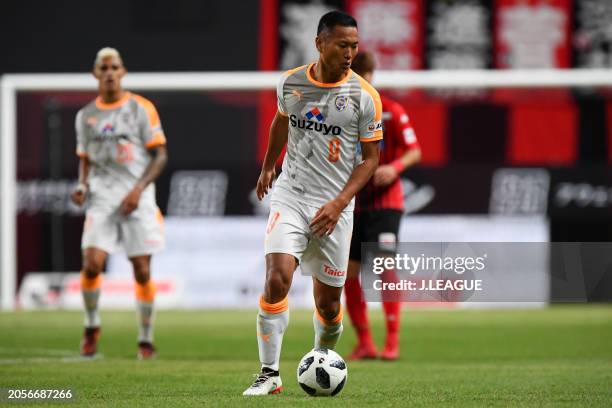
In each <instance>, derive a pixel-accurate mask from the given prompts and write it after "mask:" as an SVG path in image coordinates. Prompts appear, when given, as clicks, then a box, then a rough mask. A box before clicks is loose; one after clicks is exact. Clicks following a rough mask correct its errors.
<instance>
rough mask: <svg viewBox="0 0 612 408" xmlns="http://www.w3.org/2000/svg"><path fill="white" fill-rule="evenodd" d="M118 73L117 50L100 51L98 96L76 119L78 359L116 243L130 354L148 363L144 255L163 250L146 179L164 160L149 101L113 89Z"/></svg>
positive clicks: (149, 304) (86, 348)
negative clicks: (122, 257) (125, 283)
mask: <svg viewBox="0 0 612 408" xmlns="http://www.w3.org/2000/svg"><path fill="white" fill-rule="evenodd" d="M125 73H126V69H125V67H124V66H123V61H122V59H121V56H120V55H119V52H118V51H117V50H115V49H113V48H103V49H101V50H100V51H99V52H98V54H97V56H96V60H95V62H94V68H93V75H94V76H95V77H96V79H97V80H98V90H99V96H98V97H97V98H96V99H95V100H94V101H92V102H91V103H89V104H88V105H87V106H85V107H84V108H83V109H81V110H80V111H79V112H78V114H77V117H76V134H77V155H78V156H79V157H80V162H79V184H78V186H77V188H76V190H75V191H74V192H73V194H72V200H73V201H74V202H75V203H76V204H78V205H82V204H83V203H85V201H86V200H87V199H88V200H89V203H90V205H89V208H88V209H87V214H86V218H85V225H84V227H83V238H82V244H81V247H82V250H83V269H82V271H81V288H82V292H83V300H84V303H85V333H84V335H83V340H82V342H81V354H82V355H83V356H88V357H92V356H94V355H95V354H96V351H97V341H98V337H99V335H100V316H99V314H98V299H99V297H100V284H101V279H102V275H101V274H102V270H103V268H104V265H105V261H106V258H107V256H108V254H109V253H110V252H112V251H113V250H114V249H115V247H116V244H117V243H118V242H119V241H121V242H122V244H123V248H124V249H125V251H126V253H127V256H128V258H129V260H130V262H131V263H132V266H133V268H134V279H135V280H136V299H137V308H138V317H139V337H138V357H139V358H141V359H148V358H152V357H153V356H154V355H155V348H154V346H153V301H154V298H155V286H154V284H153V282H152V280H151V272H150V264H151V254H153V253H154V252H156V251H158V250H160V249H162V248H163V246H164V233H163V218H162V215H161V212H160V211H159V208H157V204H156V203H155V185H154V184H153V182H154V181H155V179H156V178H157V177H158V176H159V175H160V173H161V172H162V170H163V168H164V167H165V165H166V162H167V152H166V147H165V144H166V138H165V136H164V132H163V130H162V127H161V123H160V120H159V116H158V114H157V111H156V109H155V107H154V106H153V104H152V103H151V102H149V101H148V100H147V99H145V98H143V97H142V96H139V95H136V94H132V93H130V92H128V91H125V90H123V89H122V88H121V79H122V78H123V76H124V75H125Z"/></svg>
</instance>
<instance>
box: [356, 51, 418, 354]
mask: <svg viewBox="0 0 612 408" xmlns="http://www.w3.org/2000/svg"><path fill="white" fill-rule="evenodd" d="M352 68H353V70H354V71H355V72H356V73H357V74H359V75H361V76H362V77H363V78H364V79H365V80H367V81H368V82H371V81H372V76H373V74H374V70H375V68H376V61H375V59H374V55H373V54H371V53H369V52H360V53H359V54H358V55H357V56H356V57H355V59H354V60H353V65H352ZM381 101H382V109H383V114H382V118H383V129H384V132H385V140H384V141H383V143H382V144H381V156H380V165H379V167H378V168H377V169H376V172H375V173H374V176H373V177H372V179H371V180H370V181H369V182H368V184H367V185H366V186H365V187H364V188H363V190H361V191H360V192H359V194H358V195H357V200H356V203H355V219H354V226H353V239H352V241H351V252H350V261H349V267H348V276H347V279H346V283H345V285H344V290H345V296H346V308H347V310H348V312H349V316H350V318H351V321H352V323H353V326H354V327H355V330H356V331H357V337H358V344H357V346H356V347H355V349H354V350H353V352H352V354H351V355H350V357H349V358H350V359H353V360H360V359H365V358H376V357H377V356H378V355H377V350H376V346H375V345H374V341H373V340H372V334H371V332H370V326H369V324H368V316H367V310H366V302H365V301H364V297H363V291H362V288H361V285H360V283H359V269H360V261H361V255H362V254H361V243H362V242H378V243H379V244H382V245H383V246H384V247H383V249H385V247H386V249H391V251H392V252H393V250H394V249H393V248H394V247H395V244H396V242H397V235H398V232H399V226H400V221H401V218H402V214H403V212H404V194H403V192H402V185H401V183H400V178H399V175H400V174H401V173H402V172H403V171H404V170H406V169H407V168H409V167H411V166H414V165H415V164H417V163H418V162H419V161H420V159H421V149H420V147H419V144H418V142H417V139H416V136H415V133H414V130H413V128H412V126H411V124H410V119H409V118H408V115H407V114H406V112H405V111H404V108H402V106H401V105H400V104H399V103H397V102H395V101H392V100H391V99H389V98H385V97H381ZM389 245H390V246H391V248H389ZM385 278H387V279H393V278H394V271H385V273H384V274H383V279H385ZM388 297H391V296H389V295H387V294H385V295H384V297H383V308H384V311H385V319H386V323H387V339H386V342H385V347H384V349H383V351H382V353H381V354H380V357H381V358H382V359H385V360H395V359H397V358H398V357H399V323H400V309H401V303H400V302H397V301H392V300H391V299H387V298H388Z"/></svg>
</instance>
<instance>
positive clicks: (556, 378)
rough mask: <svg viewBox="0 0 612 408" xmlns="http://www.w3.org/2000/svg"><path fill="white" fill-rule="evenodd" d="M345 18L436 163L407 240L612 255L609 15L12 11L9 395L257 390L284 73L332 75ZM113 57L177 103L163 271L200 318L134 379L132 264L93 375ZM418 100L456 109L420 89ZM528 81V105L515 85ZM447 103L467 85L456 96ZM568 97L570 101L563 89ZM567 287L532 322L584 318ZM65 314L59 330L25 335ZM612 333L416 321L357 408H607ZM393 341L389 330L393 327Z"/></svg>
mask: <svg viewBox="0 0 612 408" xmlns="http://www.w3.org/2000/svg"><path fill="white" fill-rule="evenodd" d="M333 8H340V9H344V10H346V11H348V12H351V13H352V14H353V15H354V16H355V17H356V18H357V20H358V22H359V28H360V46H361V47H362V48H363V49H367V50H370V51H374V52H375V53H376V54H377V55H378V60H379V68H380V69H381V70H384V71H385V72H381V73H379V74H378V78H377V80H378V81H379V84H383V85H384V88H385V89H384V92H386V93H388V94H389V95H390V96H392V97H393V98H395V99H397V100H399V101H401V103H402V104H403V105H404V107H405V108H406V110H407V111H408V113H409V115H410V116H411V118H412V122H413V124H414V127H415V130H416V132H417V136H418V138H419V141H420V143H421V146H422V150H423V159H422V163H421V164H420V165H419V166H418V167H417V168H415V169H411V170H410V171H407V172H406V173H405V174H404V175H403V176H402V178H403V183H404V188H405V192H406V199H405V200H406V208H407V213H406V215H405V217H404V218H403V221H402V233H401V238H402V240H404V241H450V242H452V241H473V242H478V241H489V242H504V241H518V242H532V241H534V242H565V241H575V242H607V241H612V224H611V220H612V218H611V217H612V177H611V173H610V163H611V162H612V92H611V90H612V70H611V68H612V2H610V1H608V0H464V1H458V0H457V1H453V0H427V1H426V0H388V1H376V0H370V1H365V0H344V1H342V0H321V1H297V0H259V1H256V0H249V1H238V0H226V1H216V0H215V1H206V2H204V1H196V0H174V1H172V2H169V1H167V0H147V1H144V0H130V1H118V0H107V1H105V2H103V3H100V2H97V3H95V6H94V3H89V2H82V1H67V0H57V1H54V2H36V1H32V0H20V1H15V0H6V1H3V2H2V5H0V10H2V11H1V12H0V33H2V35H0V45H1V49H2V50H3V56H2V57H1V58H0V74H1V75H2V88H1V89H2V99H1V101H0V107H1V108H2V116H1V118H0V126H1V129H2V133H1V137H2V144H1V145H0V155H1V156H0V157H1V162H0V176H1V177H0V191H1V192H2V195H1V196H0V209H1V210H2V212H1V214H2V216H1V217H0V230H1V231H2V234H1V235H0V247H1V248H2V251H1V252H0V275H1V277H2V279H1V280H0V282H1V287H0V292H1V294H2V297H1V299H0V300H1V301H2V303H1V304H2V309H3V310H4V311H7V312H8V311H10V310H13V309H17V310H18V312H16V313H0V380H2V381H1V382H0V387H6V386H29V387H32V386H35V385H42V386H44V385H53V386H57V387H60V386H65V385H67V384H71V385H72V386H74V387H76V388H77V389H78V391H79V392H80V393H81V394H80V395H81V396H85V397H86V400H83V401H84V402H85V401H87V402H89V404H93V405H96V404H97V405H100V406H103V405H104V404H105V403H110V404H111V405H115V406H120V405H124V406H134V405H139V404H145V403H146V404H147V405H149V406H171V405H173V404H176V405H179V406H186V405H195V404H197V403H201V402H202V398H204V399H205V398H212V399H213V400H214V401H217V402H219V401H222V400H221V398H225V400H223V401H225V403H226V404H235V403H238V402H239V400H238V395H239V393H240V392H241V391H242V389H243V388H244V387H243V386H246V385H248V382H249V380H250V377H248V373H249V372H254V371H255V370H256V369H257V363H256V360H257V357H256V344H255V335H254V332H253V330H252V329H253V322H254V315H253V312H252V311H253V310H254V309H255V307H256V304H257V303H256V302H257V298H258V296H259V294H260V291H261V288H262V284H263V277H264V264H263V256H262V249H263V242H262V237H263V231H264V229H265V222H266V215H267V206H266V203H265V202H264V203H259V202H257V200H256V199H255V197H254V192H253V189H254V186H255V182H256V180H257V176H258V174H259V165H260V163H261V160H262V158H263V154H264V151H265V147H266V142H267V134H268V126H269V123H270V120H271V118H272V116H273V115H274V112H275V110H276V105H275V93H274V90H273V86H274V83H275V80H276V78H277V77H278V73H279V71H281V70H284V69H288V68H291V67H294V66H297V65H301V64H303V63H306V62H309V61H311V60H312V59H314V58H315V57H316V55H315V54H314V52H315V50H314V47H313V38H314V35H315V27H316V22H317V21H318V19H319V17H320V16H321V15H322V14H323V13H324V12H326V11H328V10H330V9H333ZM104 46H113V47H116V48H118V49H119V51H120V52H121V53H122V55H123V58H124V62H125V64H126V66H127V68H128V70H129V72H130V73H129V74H128V76H127V77H126V79H125V82H124V85H125V87H126V88H129V89H132V90H135V91H137V92H139V93H141V94H143V95H145V96H146V97H147V98H149V99H151V100H152V101H153V102H154V103H155V105H156V107H157V109H158V111H159V113H160V116H161V119H162V123H163V126H164V129H165V132H166V135H167V137H168V149H169V155H170V160H169V164H168V167H167V169H166V171H165V172H164V174H163V175H162V176H161V178H160V179H159V180H158V182H157V194H158V196H157V199H158V204H159V206H160V207H161V209H162V211H163V213H164V215H165V217H166V223H165V225H166V233H167V249H166V250H165V251H164V252H163V253H160V254H159V255H156V256H155V257H154V258H153V259H154V261H153V276H154V279H155V280H156V281H157V284H158V289H159V292H158V298H157V301H156V302H157V305H158V306H159V308H160V309H197V310H198V312H192V311H184V310H179V311H176V310H173V311H166V310H162V311H161V312H160V313H159V319H158V326H157V344H158V346H159V348H160V360H159V361H157V362H152V363H151V365H150V366H147V367H143V366H137V365H136V364H135V363H134V362H132V361H131V360H132V359H133V355H134V352H133V351H132V349H131V348H128V347H126V346H125V344H130V343H129V342H131V341H132V340H130V339H133V338H134V335H135V325H134V324H133V320H132V319H133V318H132V317H131V316H132V314H133V312H131V311H130V312H123V311H109V310H110V309H120V310H123V309H125V310H131V308H132V306H133V304H134V300H133V287H132V278H131V273H130V270H129V266H128V264H127V261H126V260H125V259H124V257H123V255H122V254H117V256H113V257H111V259H110V260H109V262H108V265H107V272H106V274H105V280H104V282H105V283H104V285H103V288H102V291H103V294H102V297H101V308H102V310H103V314H102V318H103V321H104V324H105V326H104V327H105V335H104V336H103V340H102V346H101V349H102V352H103V354H105V358H106V360H105V361H103V362H99V363H98V364H96V365H85V364H78V363H75V362H74V360H75V359H76V358H78V353H77V343H78V339H79V336H80V330H81V326H80V324H81V315H80V312H79V311H78V310H80V308H81V297H80V291H79V284H78V275H77V274H78V271H79V269H80V266H81V254H80V239H81V231H82V225H83V211H82V210H81V209H79V208H77V207H75V206H74V205H73V204H71V202H70V200H69V192H70V191H71V189H72V188H73V187H74V185H75V184H76V178H77V163H78V161H77V157H76V156H75V154H74V152H75V133H74V117H75V114H76V112H77V110H78V109H79V108H80V107H82V106H83V105H84V104H86V103H87V102H88V101H89V100H91V99H92V98H94V97H95V95H96V93H95V86H96V83H95V81H94V79H93V77H90V76H89V75H88V74H87V73H88V72H89V71H90V69H91V65H92V62H93V58H94V55H95V52H96V51H97V50H98V49H99V48H101V47H104ZM466 70H470V71H469V72H466ZM473 70H477V71H473ZM391 71H393V72H391ZM143 73H148V74H147V75H144V74H143ZM186 73H190V74H186ZM531 73H533V74H531ZM411 74H414V75H411ZM435 74H440V76H437V77H435V78H433V79H432V77H431V76H430V75H435ZM498 74H500V75H501V77H497V79H495V78H494V79H493V80H494V81H499V82H497V85H495V86H488V87H477V86H466V84H474V75H476V78H477V80H476V82H478V78H481V80H482V81H483V82H484V81H488V80H489V79H491V76H495V75H498ZM415 78H416V79H415ZM436 78H437V79H436ZM245 79H246V80H245ZM464 79H465V81H467V82H463V80H464ZM400 80H402V81H406V82H410V81H415V80H416V81H418V80H422V81H429V83H430V84H431V83H433V84H434V85H438V86H434V87H431V86H429V87H427V86H409V87H405V86H404V87H400V86H399V85H400V82H399V81H400ZM514 80H518V81H519V82H521V84H522V86H519V87H516V86H503V84H504V83H505V84H510V82H512V81H514ZM441 81H444V83H447V84H448V83H452V84H453V86H446V87H442V88H441V87H440V86H439V84H440V83H441ZM469 81H472V82H469ZM538 81H542V83H541V84H540V85H538ZM551 81H561V82H557V86H553V87H551V86H550V82H551ZM564 81H565V82H564ZM568 81H569V82H568ZM544 82H548V85H545V84H544ZM211 83H212V84H213V85H214V86H210V84H211ZM423 83H425V82H423ZM130 84H132V85H134V86H130ZM173 84H174V85H173ZM394 84H396V85H395V86H394ZM562 84H565V85H562ZM568 84H574V86H570V85H568ZM526 85H529V86H526ZM13 130H14V132H13ZM607 265H609V264H607ZM552 272H553V271H551V270H549V269H547V268H542V269H541V270H538V271H536V272H535V273H540V274H542V276H543V277H544V280H543V282H544V284H543V286H542V287H541V288H539V290H540V293H541V298H540V299H539V300H540V302H536V303H534V304H531V305H530V306H533V305H536V306H542V305H546V304H549V303H555V302H558V301H563V300H567V297H566V295H567V292H565V291H563V290H562V289H567V287H566V286H564V287H557V286H555V284H554V282H552V281H550V280H549V278H548V277H549V276H550V274H551V273H552ZM583 278H584V280H583V281H581V282H577V283H576V285H577V286H579V288H578V289H579V290H580V291H581V294H582V296H581V299H582V300H583V301H588V302H604V303H608V302H610V301H612V268H610V267H606V268H603V269H601V268H600V269H599V270H598V271H596V272H593V273H592V274H591V273H590V272H588V271H587V272H585V274H584V276H583ZM521 289H522V288H521V287H520V285H517V287H515V288H513V290H515V291H517V293H518V292H520V291H521ZM311 297H312V295H311V292H310V284H309V282H308V279H304V278H301V279H300V278H296V279H295V280H294V287H293V288H292V295H291V303H292V309H300V308H303V309H310V307H311V305H312V299H311ZM412 306H414V307H416V306H419V305H412ZM420 306H423V305H420ZM427 306H428V307H432V306H435V305H432V304H427ZM439 306H440V305H439ZM441 306H443V307H444V308H445V309H448V308H460V307H461V306H463V304H455V303H450V304H444V305H441ZM476 306H478V305H476ZM480 306H492V305H491V304H490V303H489V304H487V305H480ZM504 306H508V305H504ZM510 306H516V307H521V308H523V307H524V306H526V304H520V303H515V304H513V305H510ZM41 309H42V310H51V311H52V312H23V310H41ZM202 309H211V310H208V311H201V310H202ZM219 309H248V310H245V311H240V310H238V311H235V310H223V311H219ZM60 310H61V311H60ZM128 315H129V316H130V317H126V316H128ZM611 316H612V314H611V313H610V306H609V304H607V305H606V304H604V305H590V306H584V305H583V306H578V307H576V306H563V307H551V308H547V309H543V310H504V311H474V310H462V311H452V312H450V311H443V312H442V311H436V312H431V311H428V310H418V311H415V310H414V308H408V310H407V311H406V312H405V325H404V327H403V343H402V344H403V347H404V349H405V354H404V359H403V360H402V361H400V362H398V363H397V364H396V365H393V366H384V365H381V364H382V363H355V364H354V365H351V367H352V370H353V371H352V374H351V375H353V377H351V380H349V386H348V387H347V390H346V391H345V392H344V394H343V395H345V396H346V398H354V400H353V401H354V403H355V404H359V403H368V402H369V403H379V402H380V401H387V403H388V405H395V404H403V403H405V402H406V398H407V396H409V397H410V398H411V401H413V402H415V403H416V404H417V405H419V404H421V405H423V406H431V404H433V403H446V404H451V405H494V404H501V405H504V406H506V405H539V406H541V405H556V404H557V403H565V404H567V405H572V406H576V405H582V404H584V405H589V406H596V405H601V406H606V405H608V404H609V402H610V399H611V398H612V395H611V394H610V388H609V385H610V381H612V377H610V372H611V370H610V367H611V364H612V355H611V354H610V348H609V344H610V338H611V332H610V328H611V327H612V317H611ZM292 319H294V321H293V323H292V325H293V326H290V329H289V332H288V336H287V338H286V344H285V346H284V349H283V358H284V360H283V370H284V371H285V372H288V373H291V372H292V371H293V370H294V367H295V364H297V361H298V360H299V358H300V357H301V355H302V354H303V353H305V352H306V351H307V349H308V348H309V347H311V338H310V333H311V332H310V330H311V328H310V312H300V311H298V312H297V313H295V318H294V317H292ZM373 322H374V323H373V324H374V326H375V327H376V328H378V329H380V328H382V322H381V320H380V319H379V317H374V318H373ZM292 330H293V331H292ZM377 335H378V336H379V335H381V334H380V332H378V334H377ZM351 342H352V333H351V330H349V329H348V324H347V330H345V337H344V339H343V340H342V341H341V344H340V346H339V347H340V351H341V352H342V353H347V352H348V351H349V348H350V346H351ZM66 367H69V368H70V370H67V369H65V368H66ZM118 367H119V368H120V370H117V368H118ZM220 367H221V370H220V369H219V368H220ZM389 367H391V368H389ZM168 373H170V374H171V375H168ZM245 373H246V375H245ZM193 375H195V376H197V377H198V378H199V379H201V381H200V383H198V382H197V381H196V382H194V379H193V378H191V377H193ZM101 376H104V378H103V379H102V380H100V379H99V378H101ZM190 376H191V377H190ZM151 378H154V380H155V381H153V382H151V381H150V380H151ZM289 378H290V377H288V379H289ZM9 379H10V382H9ZM198 381H199V380H198ZM351 381H352V382H351ZM285 382H286V383H288V384H287V386H288V394H289V397H290V398H289V399H288V400H286V401H289V402H291V403H298V402H299V397H298V396H300V397H301V391H299V389H298V388H296V387H295V386H296V384H292V383H291V381H290V380H289V381H287V380H286V381H285ZM96 390H98V391H96ZM134 390H137V391H134ZM406 390H407V391H406ZM109 395H112V398H114V399H110V400H109V399H108V398H109ZM207 395H208V397H207ZM198 398H200V399H198ZM232 398H233V399H232ZM385 399H386V400H385ZM177 401H178V402H177ZM204 401H205V400H204ZM345 402H346V401H345ZM330 403H331V402H330ZM331 404H332V405H333V404H338V405H339V404H342V402H340V401H338V400H336V401H335V402H333V403H331ZM383 405H384V404H383ZM608 406H609V405H608Z"/></svg>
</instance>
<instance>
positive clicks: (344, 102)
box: [335, 95, 349, 112]
mask: <svg viewBox="0 0 612 408" xmlns="http://www.w3.org/2000/svg"><path fill="white" fill-rule="evenodd" d="M348 104H349V98H348V96H346V95H338V96H336V101H335V105H336V109H337V110H338V111H339V112H342V111H343V110H345V109H346V107H347V106H348Z"/></svg>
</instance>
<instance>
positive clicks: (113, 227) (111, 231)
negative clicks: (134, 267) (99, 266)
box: [81, 204, 165, 258]
mask: <svg viewBox="0 0 612 408" xmlns="http://www.w3.org/2000/svg"><path fill="white" fill-rule="evenodd" d="M164 245H165V240H164V218H163V216H162V214H161V211H159V208H157V206H156V205H154V204H153V205H143V206H139V207H138V208H137V209H136V210H135V211H134V212H133V213H131V214H130V215H128V216H127V217H125V216H123V215H121V213H120V212H119V211H118V210H112V209H109V208H107V207H103V206H95V205H94V206H92V207H90V208H89V209H88V210H87V213H86V217H85V224H84V226H83V237H82V239H81V248H82V249H85V248H92V247H93V248H99V249H102V250H103V251H105V252H107V253H112V252H114V251H115V250H117V249H118V248H120V247H123V249H124V250H125V252H126V254H127V256H128V257H129V258H131V257H134V256H141V255H151V254H153V253H155V252H157V251H159V250H161V249H163V248H164Z"/></svg>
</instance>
